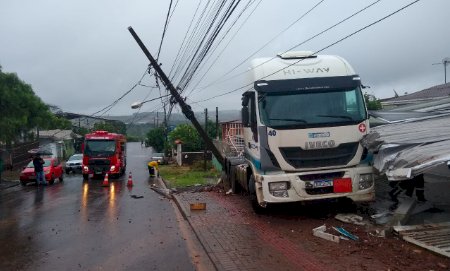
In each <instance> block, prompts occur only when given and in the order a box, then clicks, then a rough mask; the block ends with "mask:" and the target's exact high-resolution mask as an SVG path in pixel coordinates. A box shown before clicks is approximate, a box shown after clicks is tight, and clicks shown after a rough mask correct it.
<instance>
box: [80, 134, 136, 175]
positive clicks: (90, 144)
mask: <svg viewBox="0 0 450 271" xmlns="http://www.w3.org/2000/svg"><path fill="white" fill-rule="evenodd" d="M82 148H83V165H82V173H83V179H84V180H87V179H88V178H89V174H92V175H93V176H103V175H105V174H106V173H108V175H110V176H111V177H118V176H119V175H122V174H124V173H125V170H126V166H127V160H126V158H127V156H126V137H125V136H124V135H121V134H116V133H109V132H107V131H95V132H93V133H90V134H86V135H85V139H84V143H83V146H82Z"/></svg>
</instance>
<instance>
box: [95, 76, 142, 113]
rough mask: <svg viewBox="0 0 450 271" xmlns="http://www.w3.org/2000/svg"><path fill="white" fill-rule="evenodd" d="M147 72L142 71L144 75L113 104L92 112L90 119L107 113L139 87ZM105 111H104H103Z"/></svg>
mask: <svg viewBox="0 0 450 271" xmlns="http://www.w3.org/2000/svg"><path fill="white" fill-rule="evenodd" d="M148 71H149V67H147V68H146V69H145V71H144V74H143V75H142V76H141V78H140V79H139V80H138V81H137V82H136V83H135V84H134V85H133V86H132V87H131V88H130V89H129V90H127V91H126V92H125V93H124V94H122V96H120V97H119V98H118V99H116V100H115V101H114V102H112V103H111V104H109V105H108V106H105V107H104V108H102V109H100V110H98V111H97V112H94V113H92V114H91V115H90V117H93V116H95V115H96V114H98V113H100V112H102V111H104V112H103V113H102V114H100V115H99V116H98V117H101V116H103V115H104V114H105V113H106V112H108V111H109V110H111V109H112V108H113V107H114V106H115V105H116V104H117V103H118V102H119V101H120V100H122V99H123V98H124V97H125V96H127V95H128V94H129V93H130V92H131V91H133V89H135V88H136V87H137V86H139V85H140V84H141V82H142V80H143V79H144V77H145V75H147V72H148ZM105 110H106V111H105Z"/></svg>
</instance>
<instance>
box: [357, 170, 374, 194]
mask: <svg viewBox="0 0 450 271" xmlns="http://www.w3.org/2000/svg"><path fill="white" fill-rule="evenodd" d="M372 185H373V174H372V173H369V174H361V175H359V190H364V189H367V188H370V187H372Z"/></svg>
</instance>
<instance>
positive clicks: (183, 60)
mask: <svg viewBox="0 0 450 271" xmlns="http://www.w3.org/2000/svg"><path fill="white" fill-rule="evenodd" d="M210 3H211V2H210V1H208V2H207V3H206V5H205V6H204V7H203V9H202V11H201V14H200V15H199V16H198V19H197V21H196V23H195V25H194V27H193V28H192V30H191V34H190V35H189V37H188V39H187V41H186V43H185V46H184V48H183V49H182V51H181V55H180V58H179V63H178V65H177V67H176V68H175V71H174V76H175V75H177V74H178V73H179V72H180V71H181V70H183V69H184V67H185V66H186V65H187V60H188V59H189V58H190V55H192V53H193V51H194V48H196V47H197V45H195V46H194V45H193V44H192V43H194V42H197V44H198V42H200V36H201V34H202V33H203V36H204V33H205V31H203V29H204V28H206V26H207V23H208V22H209V21H210V20H212V17H210V16H206V14H208V13H211V9H212V8H213V4H211V5H210ZM199 4H200V2H199ZM208 8H209V9H208ZM186 34H187V33H186ZM174 79H175V77H172V78H171V80H172V81H173V80H174Z"/></svg>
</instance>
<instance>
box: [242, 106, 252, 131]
mask: <svg viewBox="0 0 450 271" xmlns="http://www.w3.org/2000/svg"><path fill="white" fill-rule="evenodd" d="M241 114H242V125H243V126H244V127H249V119H250V116H249V114H248V106H243V107H242V109H241Z"/></svg>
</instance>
